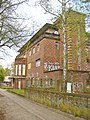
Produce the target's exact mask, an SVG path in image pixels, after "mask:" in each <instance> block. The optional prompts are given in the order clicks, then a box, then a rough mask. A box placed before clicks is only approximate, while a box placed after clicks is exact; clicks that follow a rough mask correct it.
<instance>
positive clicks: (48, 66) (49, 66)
mask: <svg viewBox="0 0 90 120" xmlns="http://www.w3.org/2000/svg"><path fill="white" fill-rule="evenodd" d="M58 69H60V64H59V63H58V62H57V63H49V62H46V63H44V70H45V71H54V70H58Z"/></svg>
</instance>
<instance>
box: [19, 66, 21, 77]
mask: <svg viewBox="0 0 90 120" xmlns="http://www.w3.org/2000/svg"><path fill="white" fill-rule="evenodd" d="M19 75H21V65H19Z"/></svg>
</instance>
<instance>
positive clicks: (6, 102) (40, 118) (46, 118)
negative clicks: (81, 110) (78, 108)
mask: <svg viewBox="0 0 90 120" xmlns="http://www.w3.org/2000/svg"><path fill="white" fill-rule="evenodd" d="M0 120H84V119H80V118H77V117H74V116H71V115H68V114H66V113H63V112H60V111H57V112H56V111H55V110H54V109H48V108H46V107H44V106H43V105H38V104H36V103H34V102H31V101H30V100H27V99H25V98H23V97H20V96H17V95H14V94H12V93H8V92H6V91H5V90H2V89H0Z"/></svg>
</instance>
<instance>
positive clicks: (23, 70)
mask: <svg viewBox="0 0 90 120" xmlns="http://www.w3.org/2000/svg"><path fill="white" fill-rule="evenodd" d="M22 75H25V65H22Z"/></svg>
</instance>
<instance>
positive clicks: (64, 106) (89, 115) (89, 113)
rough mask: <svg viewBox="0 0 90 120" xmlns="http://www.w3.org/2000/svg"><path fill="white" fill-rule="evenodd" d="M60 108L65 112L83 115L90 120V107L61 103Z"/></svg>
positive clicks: (78, 115)
mask: <svg viewBox="0 0 90 120" xmlns="http://www.w3.org/2000/svg"><path fill="white" fill-rule="evenodd" d="M60 110H61V111H63V112H67V113H70V114H73V115H74V116H77V117H83V118H85V119H87V120H90V109H89V108H79V107H76V106H70V105H68V104H61V105H60Z"/></svg>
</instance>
